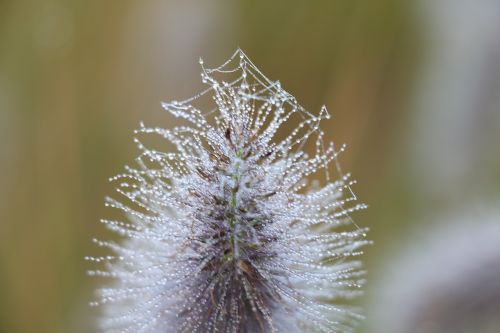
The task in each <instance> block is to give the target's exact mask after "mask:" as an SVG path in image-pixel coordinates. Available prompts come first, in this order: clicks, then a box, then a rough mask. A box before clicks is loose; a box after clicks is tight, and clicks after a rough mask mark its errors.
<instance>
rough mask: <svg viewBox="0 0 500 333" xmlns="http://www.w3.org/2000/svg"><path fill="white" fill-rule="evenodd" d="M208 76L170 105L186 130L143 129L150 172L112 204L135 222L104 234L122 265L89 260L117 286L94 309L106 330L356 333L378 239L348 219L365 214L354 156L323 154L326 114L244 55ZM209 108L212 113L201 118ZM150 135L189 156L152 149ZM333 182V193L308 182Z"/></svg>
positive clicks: (135, 174)
mask: <svg viewBox="0 0 500 333" xmlns="http://www.w3.org/2000/svg"><path fill="white" fill-rule="evenodd" d="M200 64H201V66H202V81H203V82H204V83H206V84H207V85H208V88H207V89H206V90H205V91H203V92H202V93H200V94H198V95H196V96H194V97H192V98H190V99H188V100H185V101H174V102H170V103H163V104H162V105H163V107H164V109H165V110H167V111H168V112H169V113H170V114H172V115H173V116H175V117H177V118H181V119H183V120H184V121H185V122H186V125H185V126H178V127H174V128H172V129H164V128H158V127H146V126H145V125H143V124H141V126H140V127H139V129H138V130H137V131H136V134H137V139H136V142H137V145H138V147H139V150H140V151H141V154H140V156H139V157H138V158H137V167H135V168H132V167H126V170H125V173H123V174H120V175H117V176H115V177H113V178H112V180H113V181H114V182H116V183H117V184H118V185H117V191H118V193H119V194H120V196H119V199H111V198H109V199H107V201H106V204H107V205H108V206H111V207H115V208H118V209H119V210H121V211H123V212H124V213H125V215H126V220H125V221H115V220H103V221H102V222H103V223H104V224H105V225H106V226H107V227H108V228H109V229H111V230H113V231H115V232H117V233H119V234H120V235H121V236H122V237H123V241H122V242H121V243H119V244H117V243H114V242H106V241H100V240H96V243H97V244H98V245H99V246H103V247H108V248H110V249H111V250H112V251H113V252H114V255H113V256H106V257H89V258H88V259H89V260H91V261H96V262H104V266H105V267H104V268H103V269H101V270H94V271H91V272H90V274H91V275H97V276H104V277H110V278H112V282H110V284H109V287H106V288H102V289H100V290H99V298H98V300H97V301H96V302H95V303H93V304H94V305H102V306H103V314H102V318H101V321H100V324H101V327H102V330H103V331H105V332H134V333H136V332H157V333H160V332H162V333H164V332H200V333H202V332H203V333H204V332H223V333H225V332H249V333H251V332H305V331H307V332H349V331H351V329H352V327H353V325H354V324H355V323H356V322H357V321H358V320H359V319H360V315H358V314H357V313H356V312H355V311H353V310H352V309H351V308H350V307H348V306H346V305H341V304H345V303H346V302H345V301H343V300H345V299H350V298H352V297H355V296H357V295H359V294H360V287H361V286H362V285H363V283H364V280H363V275H364V272H363V271H362V270H361V267H360V266H361V265H360V262H359V260H357V259H356V258H354V257H357V256H359V255H361V254H362V252H361V250H360V248H361V247H362V246H363V245H365V244H367V243H368V241H367V240H366V239H365V232H366V230H365V229H361V228H359V227H358V226H357V225H356V224H354V222H353V221H352V220H351V218H350V217H349V214H350V213H351V212H353V211H356V210H359V209H362V208H364V205H363V204H358V203H356V197H355V195H354V193H353V192H352V191H351V187H350V186H351V185H352V184H354V181H352V180H351V179H350V175H349V174H342V173H341V172H340V168H339V167H338V163H337V157H338V155H339V153H341V152H342V151H343V150H344V147H340V148H336V147H335V146H334V145H333V144H332V143H330V144H328V145H327V144H325V143H324V140H323V136H324V134H323V132H322V130H321V129H320V127H319V124H320V121H321V120H322V119H327V118H329V115H328V112H327V111H326V108H322V109H321V111H320V113H319V114H318V115H314V114H311V113H309V112H308V111H306V110H305V109H304V108H303V107H301V106H300V105H299V104H298V103H297V101H296V100H295V98H294V97H293V96H292V95H290V94H289V93H287V92H286V91H284V90H283V89H282V88H281V86H280V84H279V83H278V82H273V81H271V80H269V79H268V78H266V77H265V76H264V75H263V74H262V73H261V72H260V71H259V70H258V69H257V67H255V65H253V63H252V62H251V61H250V60H249V59H248V57H247V56H246V55H245V54H244V53H243V52H242V51H241V50H238V51H236V52H235V54H234V55H233V56H232V57H231V58H230V59H229V60H228V61H227V62H225V63H224V64H223V65H221V66H220V67H217V68H213V69H208V68H205V67H204V65H203V62H202V61H201V60H200ZM224 79H226V80H224ZM207 97H211V98H212V100H213V108H208V110H207V111H202V110H201V108H198V107H197V102H199V100H200V99H203V98H207ZM291 121H294V122H295V123H298V125H297V127H296V128H295V129H293V130H291V131H289V132H288V133H286V128H285V127H284V126H283V125H284V124H285V123H287V122H291ZM144 134H156V135H159V136H160V137H162V138H164V139H165V140H166V141H168V143H169V144H170V145H172V146H174V147H175V148H176V151H175V152H161V151H158V150H153V149H149V148H147V147H146V146H145V145H143V144H142V143H141V141H140V137H141V136H143V135H144ZM308 142H313V146H312V149H313V151H312V154H311V156H309V155H308V154H307V153H306V152H305V147H306V144H307V143H308ZM308 148H310V147H309V146H308ZM332 166H333V168H332ZM330 173H331V174H330ZM320 174H321V176H323V175H324V178H325V181H324V185H320V182H317V181H316V182H309V181H308V177H310V176H312V177H311V178H318V175H320ZM334 176H335V179H331V178H334Z"/></svg>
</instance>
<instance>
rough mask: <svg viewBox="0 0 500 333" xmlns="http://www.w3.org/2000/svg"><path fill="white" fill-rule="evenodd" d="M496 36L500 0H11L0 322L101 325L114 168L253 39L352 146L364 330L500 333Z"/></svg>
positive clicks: (7, 3)
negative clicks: (103, 253)
mask: <svg viewBox="0 0 500 333" xmlns="http://www.w3.org/2000/svg"><path fill="white" fill-rule="evenodd" d="M499 31H500V0H414V1H404V0H351V1H343V0H329V1H291V0H277V1H264V0H262V1H261V0H258V1H250V0H248V1H234V0H233V1H201V0H200V1H193V0H182V1H181V0H179V1H159V0H143V1H131V0H122V1H103V0H66V1H63V0H44V1H36V0H0V333H29V332H39V333H45V332H47V333H54V332H56V333H58V332H76V333H80V332H95V328H94V326H93V322H94V319H93V318H94V317H93V316H94V315H95V313H93V312H92V311H94V310H91V309H90V308H89V307H88V302H89V301H90V300H91V299H92V293H93V289H94V288H95V286H96V285H97V284H98V283H99V281H96V280H93V279H91V278H89V277H87V276H86V274H85V271H86V270H87V269H89V268H90V267H91V266H90V265H89V263H87V262H85V261H84V260H83V257H84V256H85V255H92V254H94V253H95V248H94V245H93V244H92V242H91V239H92V238H93V237H101V236H103V235H105V237H109V235H108V234H105V231H104V227H103V226H102V225H101V224H100V223H99V219H100V218H101V217H104V216H106V214H107V209H105V208H104V205H103V199H104V197H105V196H106V195H109V194H112V193H113V185H112V184H110V183H108V181H107V179H108V177H110V176H112V175H115V174H117V173H119V172H120V171H122V168H123V165H124V164H127V163H132V161H133V159H134V157H135V156H136V155H137V153H138V151H137V149H136V147H135V145H134V144H133V141H132V131H133V129H135V128H137V127H138V124H139V121H141V120H144V121H145V123H146V124H152V125H154V126H163V127H170V126H172V124H173V119H172V118H171V117H170V116H169V115H167V114H166V112H164V111H162V109H161V107H160V102H161V101H165V100H173V99H183V98H187V97H189V96H191V95H193V94H194V93H195V92H197V91H199V90H200V89H202V87H203V86H202V84H201V82H200V76H199V72H200V69H199V65H198V58H199V57H200V56H202V57H203V58H204V60H205V64H206V65H207V66H208V67H214V66H216V65H219V64H221V63H222V62H223V61H224V60H225V59H227V58H228V57H229V56H230V55H231V54H232V53H233V52H234V50H235V49H236V48H237V47H238V46H239V47H241V48H242V49H243V50H244V51H245V52H246V53H247V55H248V56H249V57H250V58H251V59H252V60H253V61H254V63H255V64H256V65H257V66H258V67H259V68H260V69H261V70H262V71H263V72H264V73H265V74H266V75H267V76H268V77H270V78H271V79H275V80H278V79H279V80H280V81H281V83H282V86H283V87H284V88H285V89H286V90H288V91H289V92H290V93H292V94H293V95H295V96H296V97H297V99H298V100H299V101H300V102H301V104H302V105H303V106H305V107H306V108H307V109H309V110H311V111H316V112H317V111H319V109H320V107H321V106H322V105H323V104H325V105H326V106H327V108H328V109H329V111H330V113H331V114H332V115H333V119H332V120H330V121H329V122H326V123H324V124H323V128H324V129H325V131H326V133H327V135H328V138H329V139H331V140H334V141H335V142H337V143H347V144H348V151H347V152H346V153H344V154H343V156H342V157H341V163H342V166H343V169H344V170H350V171H352V172H353V174H354V177H355V178H356V179H357V180H358V185H356V187H355V190H356V192H357V194H358V196H359V197H360V198H361V200H362V201H364V202H365V203H367V204H368V205H369V206H370V208H369V209H368V210H365V211H361V212H358V213H356V214H355V215H354V216H353V218H354V219H355V220H356V222H357V223H358V224H359V225H362V226H368V227H370V229H371V232H370V237H371V239H373V240H374V242H375V244H374V245H373V246H371V247H369V248H367V249H366V255H365V262H366V266H367V268H368V270H369V274H368V280H369V283H368V285H367V292H366V295H365V296H364V297H363V299H360V300H359V303H360V304H361V305H362V306H363V307H364V308H365V313H366V315H367V318H368V319H367V320H366V321H365V322H364V323H363V324H362V326H361V327H360V329H359V331H360V332H394V333H404V332H420V333H422V332H428V333H435V332H488V333H490V332H491V333H494V332H497V333H498V332H500V323H498V319H497V318H496V317H497V316H498V313H500V286H499V283H498V281H500V260H499V259H498V258H500V245H499V244H500V232H499V225H500V34H499ZM293 125H294V124H289V126H291V127H293ZM165 149H169V147H165Z"/></svg>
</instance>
